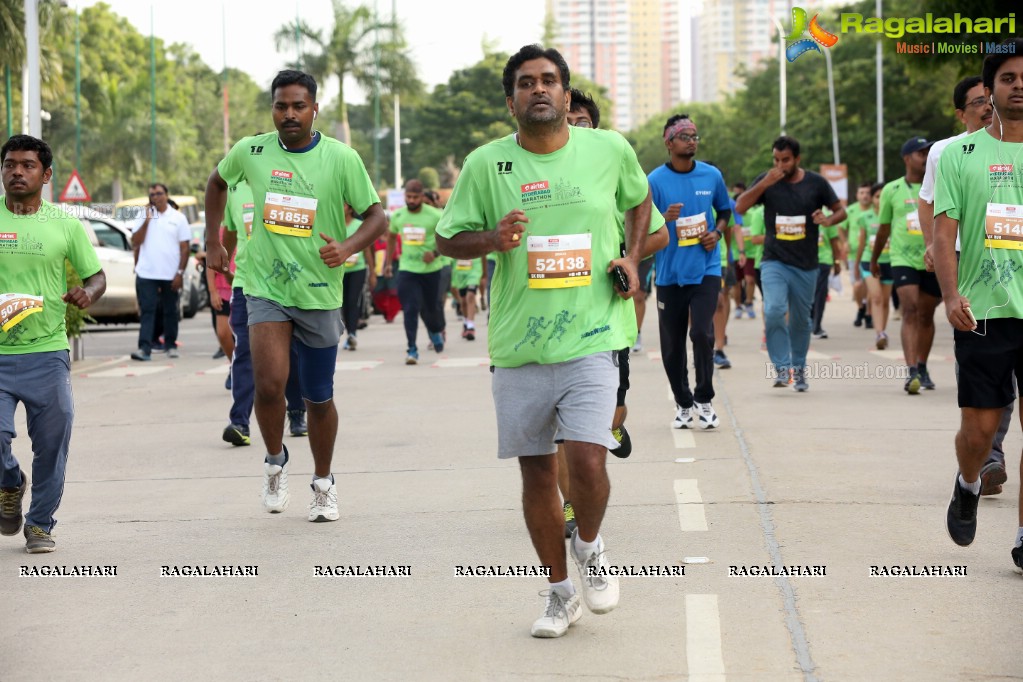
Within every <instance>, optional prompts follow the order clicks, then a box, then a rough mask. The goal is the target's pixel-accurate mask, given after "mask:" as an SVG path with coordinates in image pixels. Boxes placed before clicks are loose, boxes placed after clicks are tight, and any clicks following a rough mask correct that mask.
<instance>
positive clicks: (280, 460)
mask: <svg viewBox="0 0 1023 682" xmlns="http://www.w3.org/2000/svg"><path fill="white" fill-rule="evenodd" d="M266 461H267V463H268V464H276V465H277V466H279V467H282V466H284V464H285V463H286V462H287V461H288V458H287V456H286V455H285V454H284V451H283V450H282V451H281V454H279V455H271V454H270V453H269V452H268V453H266Z"/></svg>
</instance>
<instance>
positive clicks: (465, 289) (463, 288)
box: [458, 286, 479, 296]
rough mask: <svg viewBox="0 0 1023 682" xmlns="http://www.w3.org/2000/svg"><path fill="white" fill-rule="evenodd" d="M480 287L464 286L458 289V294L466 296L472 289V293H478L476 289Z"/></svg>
mask: <svg viewBox="0 0 1023 682" xmlns="http://www.w3.org/2000/svg"><path fill="white" fill-rule="evenodd" d="M478 288H479V287H475V286H472V287H462V288H461V289H459V290H458V295H459V296H465V295H466V294H467V293H469V292H470V291H471V292H472V293H474V294H475V293H476V290H477V289H478Z"/></svg>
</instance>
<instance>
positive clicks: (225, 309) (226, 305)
mask: <svg viewBox="0 0 1023 682" xmlns="http://www.w3.org/2000/svg"><path fill="white" fill-rule="evenodd" d="M220 300H221V301H222V302H223V305H221V307H220V310H214V311H213V314H214V315H220V316H221V317H226V318H228V319H231V297H230V296H228V297H227V298H221V299H220ZM211 307H212V306H211Z"/></svg>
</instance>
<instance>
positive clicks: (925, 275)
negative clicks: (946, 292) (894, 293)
mask: <svg viewBox="0 0 1023 682" xmlns="http://www.w3.org/2000/svg"><path fill="white" fill-rule="evenodd" d="M892 279H893V280H895V283H894V288H895V289H898V288H899V287H901V286H906V285H908V284H916V285H917V286H918V287H920V291H922V292H924V293H925V294H930V295H931V296H934V297H935V298H941V287H940V286H938V276H937V275H936V274H934V273H933V272H927V271H926V270H917V269H916V268H909V267H906V266H905V265H893V266H892Z"/></svg>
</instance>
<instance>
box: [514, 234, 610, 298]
mask: <svg viewBox="0 0 1023 682" xmlns="http://www.w3.org/2000/svg"><path fill="white" fill-rule="evenodd" d="M592 239H593V235H591V234H589V233H588V232H587V233H585V234H562V235H552V236H550V237H526V257H527V259H528V272H529V288H530V289H562V288H565V287H585V286H589V284H590V281H591V280H592V278H593V271H592V270H591V262H592V257H593V249H592Z"/></svg>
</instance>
